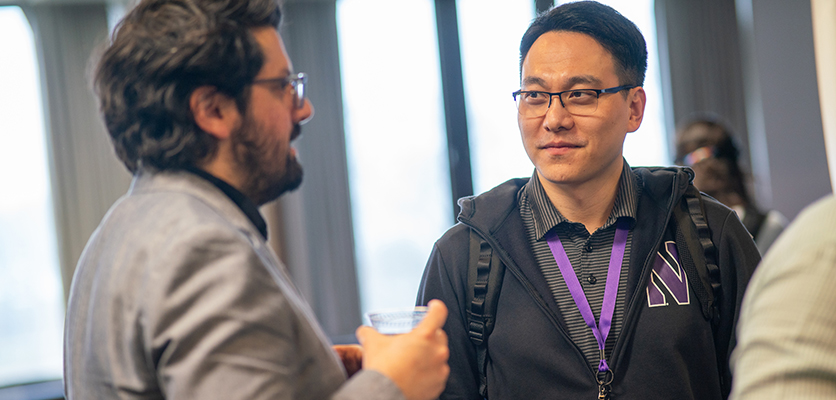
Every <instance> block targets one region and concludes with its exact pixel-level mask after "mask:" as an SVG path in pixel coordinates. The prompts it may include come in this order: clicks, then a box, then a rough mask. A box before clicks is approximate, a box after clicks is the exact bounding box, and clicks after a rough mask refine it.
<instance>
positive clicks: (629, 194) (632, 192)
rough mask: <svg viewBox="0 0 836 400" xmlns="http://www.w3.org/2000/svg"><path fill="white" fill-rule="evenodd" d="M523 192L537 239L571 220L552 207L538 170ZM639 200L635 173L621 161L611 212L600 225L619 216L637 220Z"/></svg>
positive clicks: (606, 224)
mask: <svg viewBox="0 0 836 400" xmlns="http://www.w3.org/2000/svg"><path fill="white" fill-rule="evenodd" d="M523 191H524V193H525V195H526V196H527V197H528V199H529V202H530V204H531V213H532V216H533V217H534V233H535V235H536V238H537V240H541V239H542V238H543V236H545V235H546V233H548V232H549V231H550V230H552V228H554V227H555V226H557V225H560V224H563V223H566V224H570V223H574V222H573V221H569V220H568V219H566V217H564V216H563V214H561V213H560V211H558V210H557V208H555V206H554V204H552V202H551V200H549V196H548V195H547V194H546V190H545V189H544V188H543V184H542V183H541V182H540V179H539V177H538V176H537V171H536V170H535V171H534V174H533V176H532V177H531V180H529V181H528V183H527V184H526V185H525V188H523ZM638 199H639V185H638V182H637V181H636V175H635V174H634V173H633V170H632V169H631V168H630V165H628V164H627V161H626V160H625V161H624V166H623V168H622V170H621V177H620V178H619V180H618V191H617V192H616V195H615V204H614V205H613V209H612V211H611V212H610V216H609V218H607V222H606V223H605V224H604V226H602V227H601V228H602V229H603V228H608V227H610V226H611V225H613V224H615V222H616V221H617V220H618V218H621V217H627V218H630V219H631V220H635V219H636V207H637V204H638V202H639V201H638Z"/></svg>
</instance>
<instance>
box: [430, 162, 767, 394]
mask: <svg viewBox="0 0 836 400" xmlns="http://www.w3.org/2000/svg"><path fill="white" fill-rule="evenodd" d="M634 171H635V173H636V175H637V177H638V182H639V192H640V198H639V203H638V207H637V212H636V213H637V216H638V220H637V221H636V223H635V226H634V227H633V228H632V229H633V230H632V232H633V244H632V251H631V258H630V270H629V272H628V283H627V299H626V301H627V311H626V316H625V318H624V324H623V329H622V331H621V332H612V333H611V335H612V334H617V335H618V337H617V341H616V345H615V348H614V349H613V355H612V359H611V360H609V361H608V362H609V366H610V368H612V371H613V373H614V380H613V382H612V394H611V396H612V398H613V399H619V400H620V399H642V400H644V399H722V398H724V397H725V396H727V395H728V391H729V387H730V377H731V374H730V371H729V368H728V360H727V358H725V359H723V360H718V359H717V357H716V354H718V353H719V354H729V353H728V352H729V351H730V350H731V348H733V347H734V345H735V340H734V335H733V333H734V330H735V325H736V321H737V315H738V311H739V307H740V303H741V300H742V297H743V292H744V289H745V288H746V284H747V282H748V280H749V277H750V275H751V274H752V271H753V270H754V268H755V266H756V265H757V263H758V261H759V260H760V255H759V253H758V250H757V248H755V245H754V243H753V242H752V241H751V240H749V235H748V234H747V233H746V231H745V228H744V227H743V225H742V224H741V223H740V221H739V220H738V218H737V217H736V216H735V214H734V212H733V211H732V210H730V209H728V208H727V207H725V206H723V205H722V204H720V203H718V202H716V201H713V200H712V199H709V198H704V200H705V209H706V214H707V220H708V224H709V226H710V227H711V233H712V240H713V241H714V243H715V245H716V246H717V249H718V253H717V264H718V266H719V268H720V270H721V277H722V278H721V280H722V282H721V283H722V288H723V289H722V290H723V300H722V302H721V311H720V313H721V316H722V318H721V322H720V324H719V325H718V327H717V332H716V334H713V333H712V325H711V323H710V322H709V321H708V320H706V319H705V318H704V316H703V314H702V312H701V310H700V306H699V302H697V301H696V299H695V297H694V295H693V286H691V287H690V288H689V293H690V298H691V302H690V304H688V305H677V304H676V303H675V302H673V301H672V300H671V299H670V297H669V296H670V295H669V294H667V296H668V303H669V305H667V306H665V307H654V308H649V307H648V300H647V296H648V295H647V287H648V284H649V280H650V278H651V272H652V271H651V269H652V266H653V262H654V260H655V258H656V257H655V255H656V253H657V251H659V250H660V249H661V248H662V246H663V244H664V242H665V241H673V240H674V236H673V235H674V226H673V225H674V223H673V222H672V220H671V215H672V206H673V205H675V204H679V202H680V199H681V197H682V195H683V194H684V191H685V188H686V187H687V185H688V182H689V181H690V180H691V175H690V172H689V171H687V170H683V169H675V168H666V169H646V168H636V169H634ZM526 182H527V179H516V180H511V181H508V182H506V183H504V184H502V185H500V186H498V187H497V188H495V189H493V190H491V191H489V192H486V193H484V194H482V195H479V196H476V197H472V198H464V199H462V200H461V201H460V204H461V207H462V211H461V213H460V214H459V217H458V219H459V223H458V224H457V225H456V226H454V227H453V228H451V229H450V230H449V231H448V232H447V233H446V234H445V235H444V236H443V237H442V238H441V239H439V241H438V242H437V243H436V245H435V247H434V248H433V252H432V255H431V256H430V260H429V262H428V265H427V268H426V270H425V272H424V278H423V281H422V284H421V288H420V290H419V295H418V303H421V304H424V303H426V302H427V301H428V300H430V299H433V298H438V299H441V300H443V301H444V302H445V303H446V304H448V306H449V307H450V313H449V314H448V319H447V324H446V325H445V326H444V329H445V330H446V331H447V333H448V337H449V338H450V360H449V362H450V367H451V373H450V378H449V380H448V383H447V388H446V389H445V391H444V393H442V395H441V398H442V399H478V398H480V397H479V392H478V390H479V374H478V370H477V361H476V352H475V347H474V345H473V344H472V343H471V342H470V339H469V338H468V333H467V332H468V327H467V323H466V321H467V312H468V309H469V307H470V304H466V301H465V299H466V297H467V296H466V293H467V292H466V291H467V290H468V287H467V273H468V272H467V269H468V253H467V251H462V249H467V248H468V241H469V231H470V229H474V230H476V231H477V232H478V233H479V234H480V235H483V236H484V238H485V239H486V240H487V242H488V243H489V244H490V245H491V246H492V247H493V251H495V252H497V253H498V254H499V255H500V257H501V261H502V262H503V263H504V264H505V266H506V270H505V278H504V281H503V284H502V288H501V291H500V296H499V303H498V306H497V316H496V325H495V327H494V330H493V333H492V334H491V335H490V337H489V338H488V352H487V353H488V364H487V386H488V398H490V399H546V398H566V399H580V398H589V399H592V398H596V396H597V394H598V392H597V390H598V384H597V382H596V377H595V372H594V371H593V369H592V368H591V367H590V364H589V362H588V361H587V360H586V359H585V358H584V355H583V354H582V353H581V351H580V349H579V348H578V346H577V345H576V344H575V343H573V342H572V341H571V340H570V339H569V335H568V333H567V332H566V329H565V326H564V325H563V318H562V316H561V315H560V312H559V309H558V306H557V304H556V303H555V300H554V297H553V296H552V293H551V291H550V290H549V288H548V285H547V284H546V281H545V279H544V278H543V275H542V273H541V271H540V267H539V266H538V265H537V263H536V262H535V260H534V257H533V254H532V250H531V247H530V245H529V243H528V241H527V239H526V233H525V228H524V226H523V223H522V220H521V217H520V211H519V206H518V201H517V199H518V192H519V191H520V189H521V188H522V187H523V185H524V184H525V183H526ZM679 251H685V250H684V249H680V250H679ZM689 284H690V285H693V284H699V283H698V282H696V280H695V279H693V277H689ZM670 303H673V304H670Z"/></svg>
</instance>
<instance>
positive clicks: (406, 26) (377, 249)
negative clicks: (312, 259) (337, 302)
mask: <svg viewBox="0 0 836 400" xmlns="http://www.w3.org/2000/svg"><path fill="white" fill-rule="evenodd" d="M337 25H338V30H337V32H338V36H339V46H340V57H341V60H340V63H341V70H342V83H343V105H344V114H345V130H346V146H347V152H348V172H349V188H350V191H351V203H352V204H351V206H352V220H353V223H354V240H355V243H356V254H357V275H358V280H359V288H360V295H361V302H362V304H361V309H362V311H363V312H367V311H369V310H378V309H386V308H393V307H408V306H411V305H413V304H414V303H415V296H416V293H417V292H418V283H419V282H420V280H421V274H422V272H423V270H424V265H425V264H426V262H427V258H428V257H429V254H430V250H431V249H432V244H433V243H434V242H435V240H436V239H438V238H439V237H440V236H441V234H442V233H443V232H444V231H445V230H446V229H447V228H448V227H449V226H450V225H451V222H450V217H449V216H450V215H451V214H452V210H451V209H450V207H451V206H452V205H451V204H450V201H449V198H450V196H451V194H450V177H449V168H448V166H447V148H446V137H445V128H444V112H443V102H442V98H441V78H440V72H439V64H438V62H439V61H438V59H439V56H438V42H437V40H436V26H435V8H434V5H433V1H432V0H399V1H391V0H341V1H339V2H337Z"/></svg>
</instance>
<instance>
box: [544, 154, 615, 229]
mask: <svg viewBox="0 0 836 400" xmlns="http://www.w3.org/2000/svg"><path fill="white" fill-rule="evenodd" d="M621 168H622V165H621V164H619V168H618V170H617V171H616V172H614V173H613V172H609V173H607V174H605V175H603V176H601V177H600V179H596V180H595V181H592V182H586V183H584V184H567V183H555V182H550V181H548V180H546V179H545V178H543V176H542V175H540V173H539V172H538V177H539V178H540V183H541V184H542V185H543V189H545V191H546V195H548V196H549V200H551V202H552V204H553V205H554V206H555V208H557V210H558V211H560V213H561V214H562V215H563V216H564V217H566V218H567V219H568V220H570V221H572V222H579V223H581V224H583V225H584V226H585V227H586V230H587V231H588V232H589V233H593V232H595V231H596V230H597V229H598V228H600V227H602V226H604V224H605V223H606V222H607V219H608V218H609V217H610V213H612V209H613V206H614V205H615V196H616V194H617V193H618V182H619V179H620V178H621Z"/></svg>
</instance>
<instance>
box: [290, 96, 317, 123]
mask: <svg viewBox="0 0 836 400" xmlns="http://www.w3.org/2000/svg"><path fill="white" fill-rule="evenodd" d="M313 115H314V108H313V104H312V103H311V102H310V100H308V99H305V104H303V105H302V107H301V108H297V109H295V110H293V119H294V120H295V122H296V123H297V124H299V125H303V124H306V123H307V122H308V121H310V120H311V118H313Z"/></svg>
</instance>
